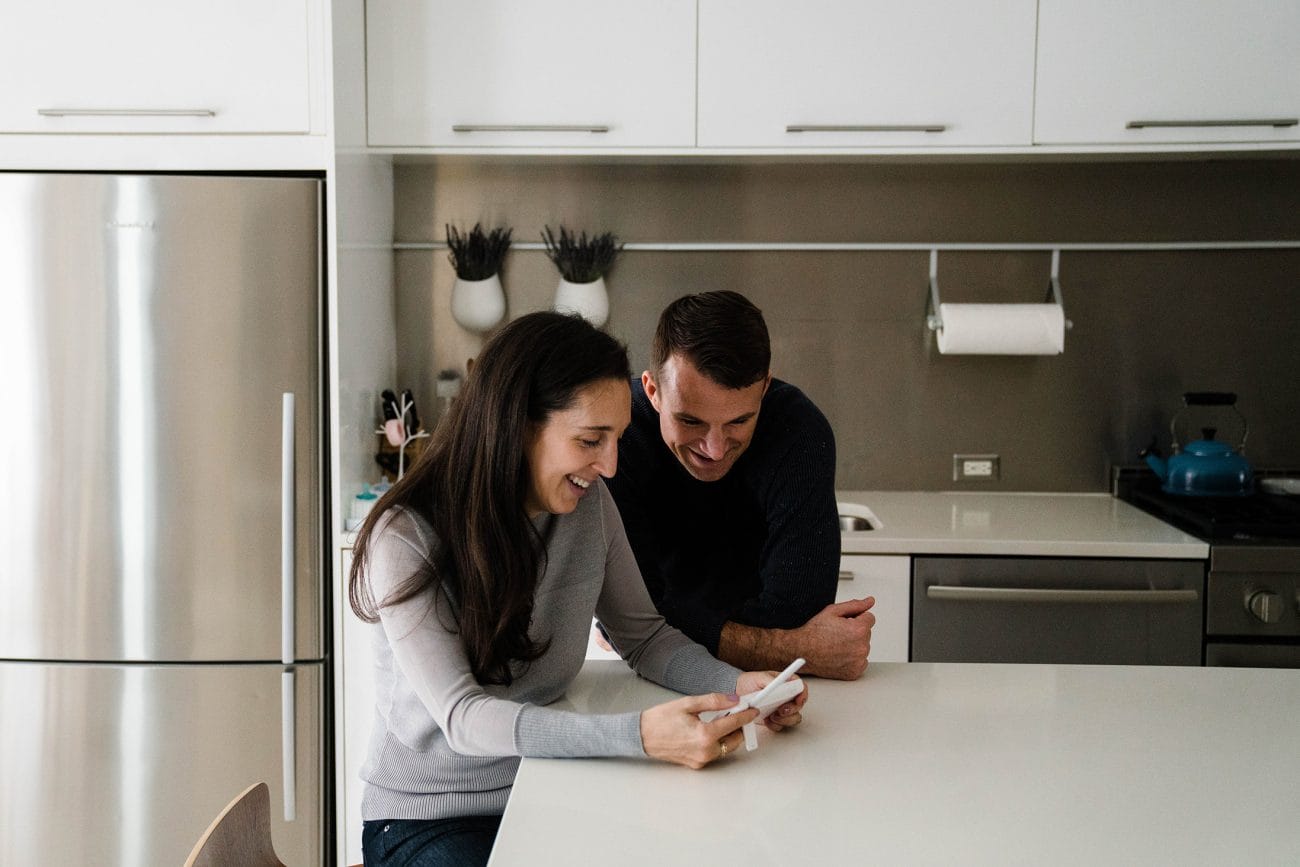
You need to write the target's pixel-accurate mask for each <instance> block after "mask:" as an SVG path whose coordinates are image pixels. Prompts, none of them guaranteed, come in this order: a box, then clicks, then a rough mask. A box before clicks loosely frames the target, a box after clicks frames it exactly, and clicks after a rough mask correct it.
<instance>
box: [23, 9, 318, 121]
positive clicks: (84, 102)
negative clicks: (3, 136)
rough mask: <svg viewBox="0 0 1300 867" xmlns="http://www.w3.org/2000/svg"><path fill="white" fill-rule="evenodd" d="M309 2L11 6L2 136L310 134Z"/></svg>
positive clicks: (310, 18)
mask: <svg viewBox="0 0 1300 867" xmlns="http://www.w3.org/2000/svg"><path fill="white" fill-rule="evenodd" d="M313 20H314V19H313V18H312V16H311V15H310V14H309V9H308V0H222V2H220V3H213V2H200V0H129V2H114V3H102V2H101V3H89V2H85V0H41V2H31V3H9V4H6V10H5V13H4V23H3V26H0V77H3V80H4V86H3V87H0V132H12V133H52V134H58V133H198V134H202V133H273V134H282V133H307V132H309V130H310V125H311V110H312V99H311V90H310V88H311V75H310V73H311V62H312V56H311V55H312V51H311V48H310V46H309V37H310V36H311V34H312V26H311V25H312V21H313Z"/></svg>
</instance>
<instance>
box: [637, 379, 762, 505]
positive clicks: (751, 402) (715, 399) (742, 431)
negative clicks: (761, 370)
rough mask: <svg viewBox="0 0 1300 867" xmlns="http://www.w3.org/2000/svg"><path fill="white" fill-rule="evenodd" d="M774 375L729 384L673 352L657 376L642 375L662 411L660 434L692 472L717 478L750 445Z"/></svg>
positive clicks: (701, 477)
mask: <svg viewBox="0 0 1300 867" xmlns="http://www.w3.org/2000/svg"><path fill="white" fill-rule="evenodd" d="M771 381H772V377H771V375H768V376H765V377H764V378H763V379H760V380H759V381H758V382H755V383H754V384H752V385H747V386H745V387H744V388H727V387H726V386H724V385H719V384H718V383H716V382H714V381H713V380H711V379H709V378H708V377H707V376H705V375H704V374H702V373H700V372H699V371H698V370H696V369H695V365H693V364H691V363H690V362H689V361H687V360H686V359H684V358H682V357H681V356H679V355H670V356H669V357H668V360H667V361H666V362H664V365H663V368H662V369H661V370H660V371H659V376H658V377H657V378H656V377H655V376H654V375H653V374H651V373H650V371H648V370H647V371H646V372H645V373H643V374H641V384H642V385H643V386H645V393H646V397H648V398H650V403H651V404H652V405H653V406H654V408H655V409H656V410H657V411H658V412H659V433H660V435H661V436H662V437H663V440H664V444H665V445H667V446H668V448H669V449H671V450H672V453H673V454H674V455H675V456H676V457H677V460H678V461H679V462H680V463H681V465H682V466H683V467H685V468H686V472H688V473H690V474H691V475H692V476H694V477H695V478H697V479H699V480H700V481H701V482H716V481H717V480H718V479H720V478H722V477H723V476H725V475H726V474H727V473H728V472H729V471H730V470H731V468H732V467H733V466H734V465H735V463H736V460H737V459H738V458H739V457H740V456H741V455H742V454H744V452H745V449H747V448H748V447H749V441H750V440H751V439H753V437H754V426H755V425H756V424H757V423H758V410H759V408H760V406H761V405H762V403H763V395H764V394H765V393H766V392H767V386H768V383H770V382H771Z"/></svg>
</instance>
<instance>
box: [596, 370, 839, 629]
mask: <svg viewBox="0 0 1300 867" xmlns="http://www.w3.org/2000/svg"><path fill="white" fill-rule="evenodd" d="M608 486H609V489H610V491H611V492H612V493H613V494H614V500H615V502H616V503H617V504H618V509H619V513H620V514H621V515H622V517H623V523H624V525H625V526H626V527H627V536H628V540H629V541H630V542H631V544H632V551H633V553H634V554H635V555H636V561H637V565H638V566H639V567H640V569H641V574H642V577H643V578H644V579H645V583H646V587H647V588H648V589H649V591H650V596H651V598H652V599H653V600H654V602H655V605H656V606H658V608H659V611H660V613H661V614H663V616H664V618H665V619H666V620H667V621H668V622H669V623H670V624H672V625H673V626H675V627H677V628H678V629H680V630H681V631H682V632H685V633H686V634H687V635H688V636H690V637H691V638H693V639H695V641H697V642H699V643H700V644H703V645H704V646H705V647H707V648H708V649H709V651H710V652H712V653H714V654H716V653H717V651H718V639H719V637H720V635H721V633H722V626H723V624H724V623H726V622H728V621H732V622H735V623H741V624H745V625H749V626H760V627H765V628H785V629H790V628H793V627H796V626H801V625H803V623H804V622H806V621H807V620H808V618H810V617H812V616H813V615H814V614H816V613H817V612H818V611H820V610H821V609H822V608H824V607H825V606H826V605H829V604H830V603H831V602H834V601H835V590H836V584H837V581H838V580H839V558H840V534H839V521H838V519H837V517H836V506H835V438H834V436H833V434H832V433H831V427H830V424H829V423H828V422H827V421H826V417H825V416H823V415H822V413H821V411H820V410H819V409H817V407H816V406H815V405H814V404H813V402H812V401H811V400H809V399H808V397H807V396H806V395H804V393H803V392H802V391H800V390H799V389H797V388H795V387H794V386H793V385H790V384H788V383H785V382H781V381H780V380H776V379H773V380H772V385H771V387H770V388H769V389H768V390H767V394H766V395H765V396H764V397H763V404H762V408H761V409H760V410H759V414H758V422H757V425H756V427H755V430H754V438H753V440H752V441H751V442H750V444H749V448H748V449H747V450H746V451H745V453H744V454H743V455H741V456H740V458H739V460H737V461H736V463H735V465H734V466H733V467H732V469H731V471H730V472H729V473H727V475H725V476H724V477H722V478H721V479H719V480H718V481H716V482H701V481H698V480H697V479H695V478H694V477H692V476H691V475H690V473H688V472H687V471H686V469H685V468H684V467H683V466H682V465H681V464H680V463H678V461H677V458H676V457H675V456H674V455H673V453H672V451H671V450H669V448H668V446H667V445H665V444H664V441H663V438H662V437H661V435H660V433H659V414H658V413H657V412H655V409H654V407H653V406H652V405H651V403H650V399H649V398H647V397H646V394H645V389H644V388H642V386H641V380H640V379H639V378H634V379H633V380H632V424H631V426H630V427H628V429H627V432H626V433H625V434H624V435H623V438H622V439H621V440H620V441H619V449H618V473H617V474H616V475H615V476H614V478H613V479H611V480H610V481H609V485H608Z"/></svg>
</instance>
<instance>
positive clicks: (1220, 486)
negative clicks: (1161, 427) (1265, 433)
mask: <svg viewBox="0 0 1300 867" xmlns="http://www.w3.org/2000/svg"><path fill="white" fill-rule="evenodd" d="M1213 406H1220V407H1227V408H1228V409H1230V410H1232V412H1233V414H1234V415H1235V416H1236V417H1237V419H1238V420H1240V422H1241V440H1240V441H1239V442H1238V443H1237V446H1236V448H1233V447H1231V446H1229V445H1228V444H1227V443H1223V442H1219V441H1218V440H1216V439H1215V438H1214V435H1215V433H1217V430H1216V429H1215V428H1212V427H1203V428H1201V437H1202V438H1201V439H1199V440H1193V441H1192V442H1189V443H1188V444H1187V445H1186V446H1181V447H1180V446H1179V444H1178V422H1179V421H1180V420H1181V419H1182V417H1183V416H1184V415H1186V414H1187V413H1188V412H1189V411H1191V410H1192V408H1193V407H1213ZM1249 432H1250V425H1249V424H1247V422H1246V418H1245V416H1243V415H1242V414H1241V411H1240V410H1238V409H1237V395H1235V394H1233V393H1231V392H1220V391H1191V392H1188V393H1186V394H1184V395H1183V406H1182V407H1181V408H1180V409H1179V410H1178V412H1176V413H1174V417H1173V419H1171V420H1170V422H1169V434H1170V437H1171V438H1172V439H1173V454H1172V455H1171V456H1170V457H1169V459H1168V460H1166V459H1164V458H1162V457H1161V456H1160V454H1159V452H1158V451H1157V450H1156V449H1155V448H1154V445H1155V443H1154V442H1153V443H1152V445H1151V446H1149V447H1147V448H1146V449H1144V450H1143V452H1142V454H1141V456H1142V457H1143V458H1145V459H1146V462H1147V466H1149V467H1151V469H1152V470H1153V471H1154V472H1155V474H1156V475H1157V476H1159V477H1160V482H1161V485H1160V488H1161V490H1163V491H1164V492H1165V493H1167V494H1180V495H1184V496H1189V497H1246V496H1250V495H1251V494H1253V493H1254V492H1255V474H1254V471H1253V470H1252V469H1251V466H1250V463H1249V462H1248V461H1247V460H1246V459H1245V458H1244V457H1242V454H1241V452H1242V449H1243V448H1245V446H1246V436H1247V434H1248V433H1249Z"/></svg>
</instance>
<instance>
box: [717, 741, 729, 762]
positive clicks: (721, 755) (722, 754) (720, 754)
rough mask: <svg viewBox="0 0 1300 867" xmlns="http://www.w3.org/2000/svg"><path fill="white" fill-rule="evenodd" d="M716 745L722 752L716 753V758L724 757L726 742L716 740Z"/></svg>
mask: <svg viewBox="0 0 1300 867" xmlns="http://www.w3.org/2000/svg"><path fill="white" fill-rule="evenodd" d="M718 746H720V747H722V752H720V753H718V758H720V759H721V758H725V757H726V755H727V742H726V741H718Z"/></svg>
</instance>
